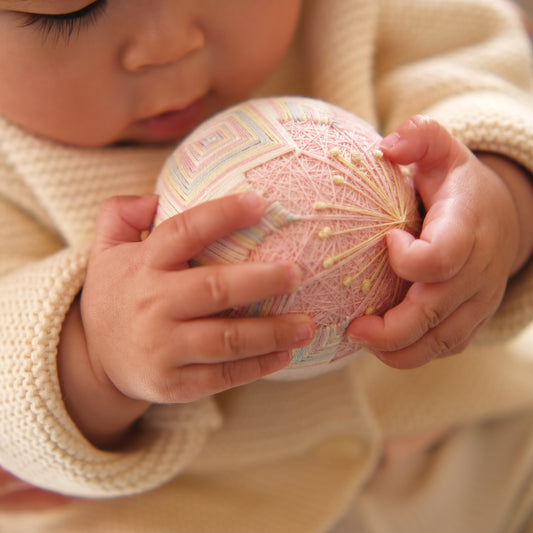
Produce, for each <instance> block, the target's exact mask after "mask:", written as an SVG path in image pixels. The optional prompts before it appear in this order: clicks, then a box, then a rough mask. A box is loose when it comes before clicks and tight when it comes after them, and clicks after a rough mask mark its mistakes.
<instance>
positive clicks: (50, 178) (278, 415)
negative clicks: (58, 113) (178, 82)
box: [0, 0, 533, 533]
mask: <svg viewBox="0 0 533 533" xmlns="http://www.w3.org/2000/svg"><path fill="white" fill-rule="evenodd" d="M506 5H507V4H506V2H501V1H499V0H433V1H431V2H428V1H427V0H382V1H376V0H330V1H329V0H328V1H327V2H325V1H324V0H316V1H314V0H304V12H303V17H302V26H301V31H300V33H299V35H298V39H297V40H296V41H295V43H294V48H293V49H292V50H291V52H290V54H289V55H288V57H287V60H286V62H285V63H284V64H283V65H281V66H280V69H279V70H278V71H277V72H276V74H275V76H273V78H272V79H271V80H269V82H268V84H266V85H265V87H264V88H263V90H262V91H261V94H262V95H273V94H278V95H279V94H289V93H295V92H297V93H298V94H305V95H309V96H314V97H317V98H322V99H324V100H327V101H330V102H333V103H335V104H337V105H339V106H341V107H343V108H346V109H349V110H350V111H351V112H353V113H356V114H357V115H358V116H361V117H363V118H364V119H365V120H367V121H369V122H370V123H371V124H372V125H373V126H374V127H375V128H376V129H378V130H379V131H380V132H383V133H386V132H388V131H390V129H391V128H393V127H394V126H395V125H397V124H398V122H399V121H400V120H403V119H405V118H407V116H408V115H409V114H411V113H414V112H425V113H428V114H430V115H432V116H434V117H436V118H438V119H439V120H440V121H441V122H443V123H444V124H445V125H447V126H448V127H449V128H450V129H451V130H452V131H453V132H454V133H455V134H456V135H458V136H459V137H460V138H461V139H462V140H464V141H465V142H467V143H468V145H469V146H470V147H472V148H475V149H477V150H483V149H487V150H495V151H497V152H498V153H501V154H504V155H508V156H509V157H514V158H515V159H516V160H517V161H518V162H519V163H521V164H522V165H524V167H525V168H527V169H529V170H530V171H533V150H532V149H531V147H532V146H533V126H532V124H533V113H532V104H531V96H530V91H531V89H532V87H533V84H532V83H531V79H530V74H529V73H530V70H529V67H530V43H529V41H528V39H527V38H526V37H525V36H524V35H523V34H522V33H521V31H520V25H519V24H520V22H519V21H518V19H516V18H515V16H514V15H513V13H512V12H511V11H510V10H508V9H507V7H506ZM169 151H170V150H169V149H167V150H153V149H125V148H116V149H115V148H112V149H105V150H76V149H73V148H67V147H62V146H57V145H54V144H52V143H47V142H45V141H43V140H42V139H37V138H35V137H32V136H30V135H28V134H26V133H25V132H22V131H20V130H19V129H17V128H15V127H13V126H11V125H9V124H7V123H6V122H5V121H4V120H1V119H0V173H1V174H0V220H1V223H0V243H1V246H2V254H1V256H0V272H1V273H2V276H1V280H0V358H1V359H0V360H1V365H0V379H1V382H0V395H1V398H0V399H1V401H0V427H1V430H2V431H0V464H1V465H2V467H4V468H7V469H9V470H10V471H12V472H13V473H15V474H16V475H18V476H20V477H22V478H24V479H27V480H29V481H31V482H33V483H34V484H37V485H41V486H44V487H48V488H52V489H54V490H57V491H60V492H64V493H69V494H80V495H86V496H90V497H113V496H125V495H131V494H135V493H139V492H144V491H147V490H148V489H149V488H151V487H161V488H160V489H159V490H161V491H162V492H164V493H165V494H166V495H167V496H168V499H163V500H159V499H158V498H157V496H158V495H159V494H160V493H159V492H158V493H157V494H155V493H148V494H147V495H146V496H145V497H146V498H147V500H144V499H142V500H141V498H144V497H142V496H139V499H137V498H134V499H123V500H120V503H118V502H114V501H109V502H108V503H107V504H105V503H104V504H102V505H101V506H100V505H98V502H94V507H92V506H91V505H90V504H87V505H88V507H85V504H84V503H83V502H79V506H76V507H74V508H67V509H65V510H64V511H61V510H59V511H57V513H54V514H53V517H52V516H51V514H46V516H45V518H46V519H48V518H54V523H53V527H51V529H48V530H47V526H46V524H49V523H50V522H48V520H44V519H43V516H42V515H41V514H40V513H36V514H35V515H26V513H24V514H25V515H26V516H24V517H13V516H12V517H11V518H10V519H9V522H7V518H6V517H5V515H1V514H0V531H2V527H4V524H8V525H7V526H6V527H4V530H6V531H8V532H9V533H13V532H15V531H17V528H16V522H17V520H18V519H19V518H20V520H24V519H28V520H33V524H32V527H29V528H27V529H26V531H32V533H33V532H39V533H41V532H42V531H46V533H48V532H49V531H53V532H54V533H57V532H59V531H68V532H69V533H74V532H76V531H83V532H84V533H88V532H93V531H94V532H98V533H100V532H101V531H106V533H107V532H110V533H111V532H112V533H117V532H120V533H122V532H126V531H127V532H129V533H131V532H133V531H143V532H145V531H158V524H160V523H163V524H164V525H163V526H162V527H161V529H159V531H158V533H159V532H165V533H166V532H167V531H175V530H177V529H180V528H181V530H184V531H187V529H188V526H189V525H190V524H193V526H192V527H193V529H194V525H195V524H197V523H199V527H198V528H196V531H217V533H226V532H231V533H243V532H246V533H248V532H250V531H254V532H255V533H258V532H265V533H266V532H271V531H276V532H277V533H285V532H287V533H289V532H290V533H323V532H324V531H327V530H328V528H329V527H331V525H332V524H333V523H334V522H335V521H336V520H337V519H338V517H339V516H340V515H341V514H342V513H343V512H344V511H345V509H346V507H347V506H348V505H349V504H350V502H351V500H352V498H353V496H354V495H358V494H360V492H361V491H362V490H364V489H363V487H364V486H366V484H367V482H368V479H369V477H370V476H371V475H372V473H373V472H374V471H375V469H376V468H377V464H378V463H379V459H380V453H381V449H382V445H383V439H386V438H388V437H390V436H394V435H401V434H403V433H409V432H421V431H422V432H423V431H426V430H428V429H435V427H436V426H443V425H444V426H448V427H450V426H451V427H460V426H464V425H467V424H472V423H474V422H476V421H480V420H492V419H494V418H495V417H498V418H500V419H501V418H504V417H511V416H513V415H514V414H516V413H524V412H526V411H527V410H531V409H532V406H533V387H531V382H532V380H533V375H532V371H531V366H530V365H529V364H527V363H526V362H525V361H524V360H522V361H519V360H518V359H517V358H516V357H515V356H514V354H513V353H512V352H511V353H509V351H506V350H507V348H506V349H505V350H504V349H503V348H502V347H501V346H494V347H493V348H491V349H489V350H483V351H476V350H475V349H474V348H472V349H470V350H469V351H467V352H466V353H465V354H463V355H461V356H459V357H456V358H450V359H447V360H443V361H439V362H436V363H435V364H430V365H426V366H425V367H423V368H420V369H417V370H414V371H409V372H398V371H394V370H392V369H389V368H386V367H384V365H382V364H381V363H379V362H378V361H375V360H374V359H373V358H372V357H369V356H363V357H360V358H358V359H357V360H355V361H354V362H353V363H352V364H351V365H349V366H348V367H347V368H345V369H344V370H342V371H339V372H334V373H330V374H327V375H324V376H320V377H317V378H315V379H313V380H306V381H301V382H291V383H281V382H265V381H261V382H260V383H255V384H252V385H250V386H245V387H241V388H239V389H236V390H232V391H229V392H227V393H224V394H221V395H218V396H217V397H215V398H210V399H207V400H205V401H201V402H199V403H195V404H192V405H180V406H169V407H166V408H161V407H154V408H153V409H152V410H151V411H150V412H149V413H147V415H146V416H145V417H144V420H143V424H142V425H141V426H140V428H139V438H138V439H137V440H136V441H135V442H132V446H131V448H130V449H128V450H116V451H114V452H103V451H101V450H97V449H95V448H94V447H93V446H91V444H90V443H88V442H87V441H86V440H85V439H84V438H83V436H82V435H80V433H79V432H78V431H77V429H76V427H75V426H74V424H73V423H72V421H71V420H70V419H69V417H68V414H67V413H66V411H65V408H64V405H63V402H62V397H61V391H60V388H59V384H58V380H57V371H56V366H55V354H56V348H57V343H58V339H59V334H60V328H61V323H62V321H63V317H64V314H65V312H66V310H67V309H68V306H69V305H70V302H71V301H72V298H73V297H74V296H75V294H76V293H77V292H78V291H79V290H80V289H81V287H82V284H83V278H84V272H85V268H86V264H87V256H86V251H87V246H88V245H89V244H90V241H91V238H92V235H93V232H94V223H95V219H96V214H97V212H98V208H99V205H100V204H101V202H102V201H103V200H104V199H105V198H106V197H108V196H111V195H113V194H139V193H145V192H150V191H151V190H153V187H154V184H155V177H156V176H157V173H158V170H159V168H160V167H161V166H162V165H163V163H164V160H165V158H166V157H167V155H168V154H169ZM532 317H533V270H532V269H531V266H527V267H526V268H525V269H524V270H523V272H522V273H521V275H520V276H517V277H516V279H513V280H512V281H511V282H510V285H509V289H508V291H507V293H506V296H505V299H504V301H503V304H502V306H501V308H500V310H499V312H498V314H497V315H496V317H495V318H494V319H493V320H491V321H490V322H489V323H488V324H487V327H486V328H485V329H484V331H483V336H485V337H488V336H489V335H490V337H491V338H494V339H495V338H498V339H501V338H502V337H506V336H509V335H514V334H516V333H517V331H519V330H520V328H522V327H523V326H524V325H526V324H528V323H529V322H530V321H531V318H532ZM509 457H518V454H515V453H514V452H512V451H511V453H510V454H509ZM481 466H483V465H481ZM513 469H514V471H516V472H519V471H522V465H521V464H519V463H517V464H515V465H514V466H513ZM450 472H455V471H452V470H450ZM461 473H462V474H463V475H461ZM450 475H452V474H450ZM455 475H457V476H458V477H459V478H460V479H461V480H462V479H464V471H462V472H459V473H457V474H455ZM176 476H178V477H177V479H176V480H175V481H174V482H173V484H172V485H171V486H167V487H166V488H164V487H163V485H164V484H165V483H166V482H167V481H168V480H169V479H171V478H174V477H176ZM495 479H496V478H495ZM496 485H498V484H496ZM491 486H492V487H493V486H494V483H492V484H491V483H487V484H486V486H484V487H478V489H479V492H476V497H475V498H473V499H471V500H470V501H469V505H470V510H471V512H472V514H479V515H481V514H483V513H484V512H485V506H484V505H483V503H484V499H483V498H482V490H489V489H490V488H491ZM176 487H178V488H176ZM420 487H421V485H420V484H419V483H418V480H416V479H414V480H413V484H412V485H411V488H412V490H419V489H420ZM522 487H524V485H522ZM498 488H501V487H500V486H498ZM507 488H508V487H507V486H506V487H505V489H506V490H507ZM167 490H168V491H169V492H166V491H167ZM182 494H183V498H181V497H180V496H181V495H182ZM442 494H443V493H442V492H439V495H438V496H437V499H438V500H439V501H442V498H443V496H442ZM185 496H186V497H185ZM152 498H153V499H152ZM140 501H145V502H148V503H147V504H146V506H143V505H141V504H140V503H139V502H140ZM156 501H160V502H161V501H163V502H164V503H162V504H161V506H160V507H158V506H157V505H152V502H156ZM166 502H169V503H168V504H167V505H166V504H165V503H166ZM243 502H245V506H246V513H243V512H242V508H243ZM178 504H181V505H180V506H178ZM391 505H392V503H391ZM80 507H81V509H83V510H86V511H87V514H86V517H87V520H86V522H85V523H81V524H80V522H77V518H79V517H80V515H82V514H83V511H82V510H80ZM439 508H440V507H439ZM69 509H71V510H70V511H69ZM423 510H424V509H421V508H420V507H418V508H417V511H420V512H422V511H423ZM507 510H508V513H512V507H511V506H509V507H508V508H507ZM62 512H64V514H62ZM71 512H72V514H70V513H71ZM162 517H165V518H168V521H166V522H163V518H162ZM63 518H65V522H67V521H68V524H67V526H65V527H64V528H63V529H61V527H60V525H61V523H62V519H63ZM56 519H57V520H56ZM171 519H173V520H172V521H171ZM501 520H502V521H501V523H504V524H505V523H506V522H505V516H503V517H501ZM65 522H63V524H64V523H65ZM168 523H171V526H170V527H169V528H167V529H165V525H167V524H168ZM443 523H445V521H443ZM58 524H59V525H58ZM251 524H253V527H251ZM108 525H109V527H108ZM189 529H190V528H189ZM19 530H20V531H24V529H19ZM374 531H378V532H379V533H381V532H382V531H383V529H382V530H381V531H379V528H376V529H374ZM374 531H372V533H374ZM398 531H401V532H402V533H403V531H402V529H401V524H399V525H398ZM411 531H412V529H411ZM470 531H472V530H470ZM2 533H3V531H2ZM461 533H463V532H461Z"/></svg>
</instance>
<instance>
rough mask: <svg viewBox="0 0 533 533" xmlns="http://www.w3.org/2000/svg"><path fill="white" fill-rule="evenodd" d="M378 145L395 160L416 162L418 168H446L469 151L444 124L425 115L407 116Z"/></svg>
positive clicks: (425, 169) (401, 163)
mask: <svg viewBox="0 0 533 533" xmlns="http://www.w3.org/2000/svg"><path fill="white" fill-rule="evenodd" d="M380 148H381V149H382V150H383V152H384V153H385V154H386V155H387V157H388V158H389V159H391V160H392V161H394V162H395V163H398V164H400V165H409V164H412V163H415V164H416V165H417V166H418V168H419V169H420V170H421V171H428V170H437V169H440V170H446V169H449V168H450V167H451V166H453V165H454V164H455V163H456V162H457V159H458V158H460V157H461V156H464V155H467V154H469V150H468V148H466V146H465V145H464V144H463V143H461V142H460V141H459V140H458V139H456V138H455V137H454V136H453V135H452V134H451V133H450V132H449V131H448V130H447V129H446V128H445V127H444V126H442V125H441V124H440V123H439V122H437V121H436V120H433V119H432V118H430V117H427V116H425V115H415V116H413V117H411V118H409V119H407V120H406V121H405V122H403V123H402V124H401V125H400V126H399V127H398V129H397V130H396V131H394V132H393V133H391V134H390V135H387V137H385V138H384V139H383V140H382V141H381V145H380Z"/></svg>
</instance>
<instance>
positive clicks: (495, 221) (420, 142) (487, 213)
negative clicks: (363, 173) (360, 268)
mask: <svg viewBox="0 0 533 533" xmlns="http://www.w3.org/2000/svg"><path fill="white" fill-rule="evenodd" d="M381 148H382V150H383V152H384V153H385V154H386V156H387V157H389V158H390V159H391V160H392V161H394V162H396V163H399V164H403V165H406V164H413V170H414V181H415V186H416V189H417V191H418V193H419V194H420V197H421V199H422V201H423V203H424V206H425V208H426V211H427V214H426V216H425V219H424V223H423V228H422V232H421V235H420V237H419V238H418V239H415V238H414V237H412V236H411V235H409V234H408V233H406V232H403V231H401V230H395V231H393V232H391V233H390V234H389V235H388V236H387V242H388V246H389V254H390V261H391V265H392V268H393V269H394V271H395V272H396V273H397V274H398V276H400V277H401V278H404V279H407V280H409V281H412V282H413V285H412V286H411V288H410V290H409V292H408V293H407V296H406V297H405V299H404V300H403V301H402V302H401V303H400V304H399V305H397V306H396V307H394V308H393V309H391V310H389V311H388V312H387V313H385V315H384V317H382V318H381V317H373V316H368V317H362V318H358V319H356V320H354V321H353V322H352V324H351V325H350V326H349V328H348V331H347V333H348V335H350V336H352V337H353V338H355V339H357V340H360V341H362V342H363V343H364V344H365V345H367V346H368V348H369V349H370V350H371V351H373V352H374V353H375V354H376V355H377V356H378V357H379V358H380V359H381V360H382V361H384V362H385V363H386V364H388V365H390V366H393V367H396V368H413V367H416V366H419V365H422V364H424V363H427V362H429V361H431V360H432V359H434V358H437V357H442V356H446V355H451V354H454V353H458V352H460V351H461V350H463V349H464V348H465V347H466V346H467V344H468V343H469V341H470V340H471V339H472V337H473V335H474V334H475V332H476V331H477V330H478V329H479V327H480V326H481V325H482V324H483V323H484V322H485V321H486V320H487V319H488V318H489V317H490V316H491V315H493V314H494V312H495V311H496V309H497V307H498V306H499V304H500V302H501V300H502V298H503V294H504V291H505V287H506V283H507V280H508V278H509V277H510V275H511V273H512V271H513V270H516V258H517V254H518V250H519V245H520V242H519V241H520V221H519V216H518V214H517V207H516V203H515V201H513V196H512V194H511V192H510V189H509V187H508V186H507V185H506V183H505V182H504V181H503V180H502V179H501V178H500V177H499V176H498V175H497V174H496V173H495V172H494V171H493V170H491V169H490V168H489V167H488V166H486V165H485V164H483V163H482V162H481V161H480V160H479V159H478V158H476V156H475V155H474V154H473V153H472V152H470V151H469V150H468V148H467V147H466V146H465V145H463V144H462V143H461V142H460V141H458V140H457V139H455V138H454V137H452V136H451V135H450V134H449V133H448V132H447V131H446V130H445V129H444V128H443V127H442V126H440V125H439V124H438V123H437V122H435V121H433V120H430V119H429V118H427V117H423V116H415V117H413V118H412V119H410V120H408V121H406V122H405V123H403V124H402V125H401V126H400V127H399V128H398V130H397V131H396V132H395V133H392V134H391V135H389V136H388V137H386V138H385V139H384V140H383V142H382V146H381Z"/></svg>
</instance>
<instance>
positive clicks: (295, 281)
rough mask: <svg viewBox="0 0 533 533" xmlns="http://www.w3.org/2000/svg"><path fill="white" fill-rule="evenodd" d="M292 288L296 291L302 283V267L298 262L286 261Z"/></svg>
mask: <svg viewBox="0 0 533 533" xmlns="http://www.w3.org/2000/svg"><path fill="white" fill-rule="evenodd" d="M286 265H287V271H288V273H289V279H290V281H291V289H292V290H293V291H294V290H296V289H297V288H298V287H300V285H301V284H302V269H301V268H300V267H299V266H298V265H297V264H296V263H286Z"/></svg>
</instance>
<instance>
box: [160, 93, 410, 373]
mask: <svg viewBox="0 0 533 533" xmlns="http://www.w3.org/2000/svg"><path fill="white" fill-rule="evenodd" d="M380 141H381V136H380V135H379V134H378V133H377V132H376V131H375V130H374V128H372V126H370V125H369V124H367V123H366V122H364V121H363V120H361V119H360V118H358V117H356V116H355V115H353V114H351V113H348V112H347V111H344V110H342V109H340V108H339V107H336V106H333V105H331V104H328V103H326V102H323V101H320V100H315V99H310V98H302V97H278V98H264V99H253V100H249V101H247V102H244V103H242V104H239V105H237V106H235V107H232V108H230V109H228V110H226V111H223V112H221V113H219V114H218V115H215V116H214V117H212V118H210V119H209V120H207V121H206V122H204V123H203V124H201V125H200V126H198V127H197V128H196V130H194V131H193V132H192V133H191V134H190V135H189V136H188V137H187V138H186V139H185V140H184V141H183V142H182V143H181V144H180V145H179V146H178V147H177V148H176V149H175V151H174V152H173V153H172V154H171V156H170V157H169V158H168V160H167V162H166V164H165V166H164V168H163V169H162V171H161V174H160V176H159V178H158V181H157V187H156V192H157V193H158V194H159V196H160V200H159V207H158V212H157V215H156V220H155V224H158V223H160V222H161V221H163V220H165V219H167V218H168V217H171V216H173V215H175V214H178V213H181V212H183V211H184V210H186V209H188V208H190V207H192V206H194V205H196V204H199V203H201V202H205V201H207V200H211V199H214V198H217V197H221V196H224V195H228V194H233V193H238V192H243V191H246V190H249V189H255V190H256V191H258V192H259V193H260V194H261V195H262V196H263V197H264V198H265V199H266V200H267V204H268V208H267V211H266V213H265V215H264V216H263V218H262V220H261V222H260V223H259V224H257V225H255V226H253V227H250V228H247V229H245V230H241V231H238V232H236V233H234V234H232V235H229V236H228V237H226V238H224V239H221V240H219V241H217V242H215V243H213V244H212V245H210V246H209V247H208V248H206V249H205V250H204V251H203V252H202V253H201V254H200V255H199V256H198V257H196V258H195V259H194V260H193V261H191V265H192V266H198V265H206V264H213V263H232V262H238V261H278V260H283V261H294V262H296V263H297V264H298V265H299V266H300V268H301V269H302V272H303V279H304V282H303V285H302V286H301V288H299V289H298V290H297V291H296V292H294V293H293V294H291V295H284V296H279V297H274V298H269V299H267V300H264V301H260V302H256V303H253V304H251V305H249V306H246V307H242V308H237V309H231V310H228V311H227V312H226V313H225V314H226V315H228V314H229V315H230V316H261V315H275V314H280V313H287V312H302V313H308V314H309V315H310V316H311V317H312V318H313V320H314V322H315V324H316V335H315V337H314V339H313V341H312V342H311V343H310V344H309V345H308V346H306V347H304V348H299V349H295V350H293V353H292V360H291V363H290V364H289V366H288V367H287V368H286V369H285V370H284V371H282V372H281V373H278V374H282V375H280V377H282V378H283V379H286V378H288V379H291V378H296V379H298V378H299V377H302V376H306V377H307V376H312V375H316V374H319V373H322V372H324V371H326V370H329V369H332V368H335V367H337V366H340V365H339V363H341V360H342V363H344V362H345V361H347V360H349V356H350V357H353V356H355V355H356V354H357V353H358V352H359V351H360V347H358V346H357V345H355V344H354V343H353V342H351V341H348V340H346V339H345V337H344V331H345V329H346V327H347V326H348V324H349V323H350V321H351V320H353V319H354V318H356V317H359V316H361V315H364V314H370V313H374V314H383V313H384V312H385V311H386V310H387V309H389V308H390V307H392V306H394V305H395V304H397V303H398V302H399V301H400V300H401V299H402V298H403V296H404V295H405V293H406V291H407V289H408V283H407V282H405V281H403V280H401V279H399V278H398V277H397V276H396V275H395V274H394V272H393V271H392V269H391V267H390V265H389V262H388V254H387V247H386V242H385V235H386V233H387V232H388V231H390V230H391V229H393V228H401V229H404V230H407V231H410V232H411V233H416V232H417V231H418V228H419V225H420V217H419V213H418V204H417V200H416V195H415V192H414V189H413V185H412V182H411V180H410V178H409V176H408V175H407V173H406V172H405V171H403V170H402V169H401V168H400V167H398V166H396V165H393V164H392V163H391V162H390V161H388V160H387V159H386V158H385V157H384V156H383V153H382V152H381V151H380V150H379V149H378V146H379V143H380Z"/></svg>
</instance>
